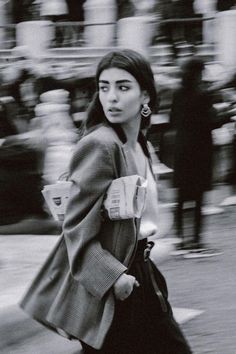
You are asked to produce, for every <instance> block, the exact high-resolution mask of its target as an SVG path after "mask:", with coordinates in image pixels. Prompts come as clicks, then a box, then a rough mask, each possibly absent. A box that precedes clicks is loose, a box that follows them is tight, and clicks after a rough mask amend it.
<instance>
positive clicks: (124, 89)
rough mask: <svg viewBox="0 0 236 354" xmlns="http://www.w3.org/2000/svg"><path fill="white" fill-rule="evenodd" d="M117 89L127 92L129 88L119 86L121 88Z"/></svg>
mask: <svg viewBox="0 0 236 354" xmlns="http://www.w3.org/2000/svg"><path fill="white" fill-rule="evenodd" d="M119 89H120V90H121V91H128V90H129V87H128V86H125V85H121V86H120V87H119Z"/></svg>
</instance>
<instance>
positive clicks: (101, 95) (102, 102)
mask: <svg viewBox="0 0 236 354" xmlns="http://www.w3.org/2000/svg"><path fill="white" fill-rule="evenodd" d="M98 97H99V101H100V103H101V105H102V107H103V108H104V105H105V102H106V99H105V97H104V95H103V94H101V93H99V95H98Z"/></svg>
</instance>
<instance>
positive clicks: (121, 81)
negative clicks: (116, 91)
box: [98, 79, 132, 84]
mask: <svg viewBox="0 0 236 354" xmlns="http://www.w3.org/2000/svg"><path fill="white" fill-rule="evenodd" d="M98 82H99V83H103V84H109V83H110V82H109V81H107V80H99V81H98ZM126 82H127V83H132V81H131V80H127V79H125V80H117V81H116V84H123V83H126Z"/></svg>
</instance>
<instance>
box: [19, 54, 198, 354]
mask: <svg viewBox="0 0 236 354" xmlns="http://www.w3.org/2000/svg"><path fill="white" fill-rule="evenodd" d="M96 83H97V92H96V94H95V97H94V100H93V102H92V105H91V107H90V110H89V113H88V119H87V122H86V123H87V124H86V127H87V132H86V134H85V136H84V137H83V138H82V139H81V140H80V141H79V142H78V145H77V148H76V151H75V154H74V157H73V159H72V162H71V167H70V180H71V181H72V189H71V195H70V200H69V204H68V206H67V212H66V216H65V221H64V231H63V235H62V237H61V238H60V241H59V242H58V244H57V245H56V247H55V248H54V250H53V251H52V253H51V255H50V256H49V258H48V259H47V261H46V263H45V264H44V266H43V267H42V269H41V271H40V272H39V274H38V276H37V277H36V278H35V280H34V282H33V284H32V285H31V286H30V288H29V291H28V292H27V293H26V295H25V297H24V299H23V300H22V302H21V306H22V307H23V308H24V309H25V310H26V311H28V312H29V313H30V314H31V315H32V316H33V317H34V318H36V319H37V320H38V321H40V322H41V323H44V324H46V325H48V326H50V327H52V328H54V329H58V331H59V333H64V334H66V335H67V336H69V337H71V338H74V339H75V338H77V339H79V340H80V341H81V343H82V346H83V350H84V353H103V354H105V353H107V354H111V353H112V354H115V353H122V354H144V353H146V354H155V353H156V354H164V353H165V354H173V353H175V354H187V353H191V350H190V348H189V346H188V344H187V342H186V340H185V338H184V336H183V334H182V332H181V330H180V328H179V326H178V324H177V323H176V321H175V320H174V318H173V314H172V309H171V306H170V304H169V302H168V300H167V287H166V282H165V279H164V277H163V276H162V274H161V273H160V272H159V270H158V269H157V268H156V266H155V265H154V263H153V262H152V261H151V260H150V258H149V253H150V250H151V247H152V244H151V243H150V242H148V236H151V235H149V233H151V234H152V232H153V230H146V232H145V230H144V229H143V227H142V224H143V223H144V224H145V223H146V222H147V221H148V220H149V221H150V222H152V223H153V224H154V225H156V222H157V219H158V215H156V212H155V209H156V207H157V192H156V183H155V180H154V176H153V173H152V168H151V165H150V160H149V152H148V149H147V144H146V140H145V138H144V136H143V134H142V132H141V129H142V128H144V127H145V126H146V125H147V126H148V124H149V121H150V115H151V110H153V109H154V107H155V104H156V89H155V83H154V77H153V73H152V70H151V67H150V65H149V63H148V62H147V61H146V60H145V59H144V58H143V57H142V56H141V55H140V54H138V53H136V52H134V51H131V50H121V51H115V52H111V53H108V54H107V55H106V56H105V57H103V58H102V59H101V61H100V63H99V65H98V69H97V73H96ZM137 174H138V175H140V176H142V177H143V178H145V179H147V180H148V189H147V203H146V208H145V210H144V212H143V216H142V218H141V220H140V219H139V218H136V217H135V216H134V215H133V216H129V218H127V219H122V218H118V219H117V220H114V219H112V218H109V217H107V216H106V215H105V214H104V213H102V210H103V203H104V197H105V195H106V192H107V189H108V187H109V186H110V184H111V183H112V181H113V180H115V179H117V178H120V177H125V176H132V175H137ZM152 215H155V218H154V220H152ZM148 231H149V232H148Z"/></svg>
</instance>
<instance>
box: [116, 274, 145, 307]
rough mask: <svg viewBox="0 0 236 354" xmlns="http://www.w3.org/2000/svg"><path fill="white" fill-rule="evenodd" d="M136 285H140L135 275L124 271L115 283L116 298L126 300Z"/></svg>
mask: <svg viewBox="0 0 236 354" xmlns="http://www.w3.org/2000/svg"><path fill="white" fill-rule="evenodd" d="M135 286H136V287H138V286H139V282H138V281H137V280H136V279H135V277H133V276H132V275H128V274H125V273H123V274H122V275H121V276H120V277H119V278H118V279H117V281H116V282H115V284H114V285H113V289H114V294H115V298H116V299H117V300H121V301H124V300H125V299H127V297H129V295H130V294H131V293H132V291H133V289H134V287H135Z"/></svg>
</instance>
